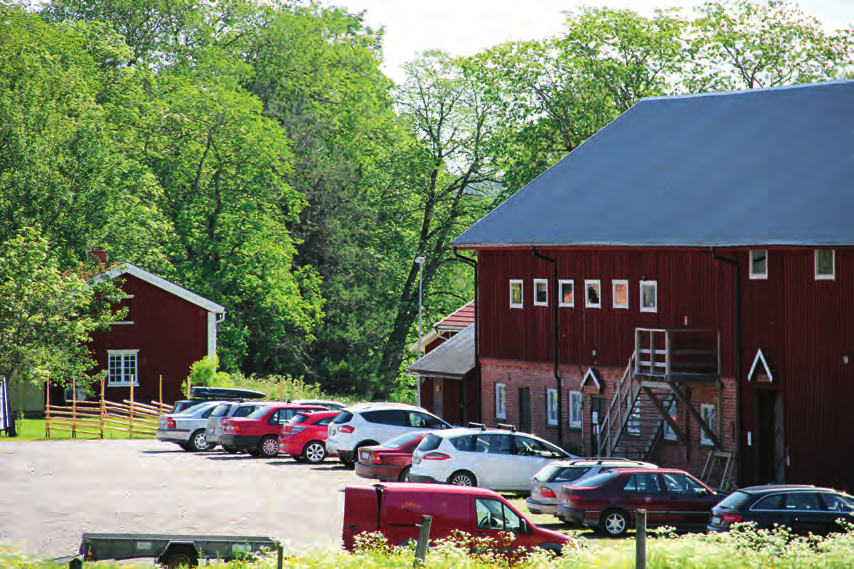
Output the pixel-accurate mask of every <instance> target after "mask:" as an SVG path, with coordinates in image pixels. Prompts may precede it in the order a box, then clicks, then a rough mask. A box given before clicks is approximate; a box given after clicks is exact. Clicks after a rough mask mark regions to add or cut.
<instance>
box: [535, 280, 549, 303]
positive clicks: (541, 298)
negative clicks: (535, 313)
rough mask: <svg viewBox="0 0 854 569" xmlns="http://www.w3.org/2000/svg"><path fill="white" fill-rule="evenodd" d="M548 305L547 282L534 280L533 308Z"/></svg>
mask: <svg viewBox="0 0 854 569" xmlns="http://www.w3.org/2000/svg"><path fill="white" fill-rule="evenodd" d="M548 305H549V281H548V280H547V279H534V306H548Z"/></svg>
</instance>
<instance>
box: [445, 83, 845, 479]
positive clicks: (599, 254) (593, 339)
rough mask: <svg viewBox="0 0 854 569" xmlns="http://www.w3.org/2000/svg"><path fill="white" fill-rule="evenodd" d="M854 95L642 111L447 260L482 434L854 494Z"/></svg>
mask: <svg viewBox="0 0 854 569" xmlns="http://www.w3.org/2000/svg"><path fill="white" fill-rule="evenodd" d="M852 108H854V82H852V81H840V82H831V83H822V84H814V85H802V86H793V87H783V88H774V89H767V90H752V91H742V92H732V93H713V94H705V95H694V96H680V97H661V98H652V99H645V100H643V101H641V102H639V103H638V104H636V105H635V106H633V107H632V108H631V109H629V110H628V111H627V112H625V113H624V114H623V115H621V116H620V117H619V118H617V119H616V120H615V121H613V122H612V123H611V124H609V125H608V126H607V127H605V128H604V129H602V130H601V131H600V132H599V133H597V134H596V135H595V136H593V137H591V138H590V139H589V140H588V141H587V142H585V143H584V144H583V145H581V146H580V147H579V148H578V149H576V150H575V151H573V152H572V153H571V154H569V155H567V156H566V157H564V158H563V159H562V160H560V161H559V162H558V163H557V164H555V165H554V166H553V167H551V168H550V169H549V170H547V171H546V172H544V173H543V174H542V175H540V176H539V177H538V178H537V179H535V180H534V181H533V182H531V183H530V184H528V185H527V186H526V187H524V188H523V189H522V190H520V191H519V192H518V193H517V194H516V195H514V196H513V197H511V198H510V199H508V200H507V201H506V202H505V203H504V204H502V205H501V206H499V207H498V208H496V209H495V210H494V211H492V212H491V213H490V214H488V215H487V216H486V217H484V218H483V219H481V220H480V221H479V222H478V223H477V224H476V225H474V226H472V227H471V228H469V229H468V230H467V231H466V232H464V233H463V234H462V235H461V236H460V237H458V238H457V239H456V240H455V241H454V242H453V243H452V245H453V246H454V247H455V248H457V249H470V250H476V251H477V258H478V272H479V285H478V291H477V295H478V296H477V303H478V326H479V331H478V334H479V347H478V348H479V349H478V351H479V359H480V361H479V364H480V367H481V381H482V399H483V419H484V420H485V421H487V422H510V423H514V424H516V425H518V426H519V427H520V428H522V429H525V430H530V431H532V432H534V433H537V434H539V435H541V436H544V437H546V438H549V439H551V440H553V441H558V442H561V443H562V444H564V445H566V446H568V447H570V448H571V449H573V450H575V451H577V452H580V453H583V454H585V455H597V454H600V455H620V456H632V457H643V458H647V459H649V460H652V461H655V462H657V463H659V464H661V465H667V466H677V467H685V468H687V469H689V470H691V471H694V472H695V473H699V472H700V471H701V470H702V469H703V466H704V464H705V462H706V460H707V457H708V455H709V453H710V452H711V451H720V452H722V453H730V454H731V456H732V457H733V462H732V465H733V467H734V470H733V474H734V476H733V478H734V480H733V482H735V483H738V484H740V485H745V484H751V483H766V482H791V483H815V484H822V485H828V486H835V487H838V488H843V489H847V490H849V491H850V490H854V455H852V454H851V453H848V452H847V450H848V449H849V448H851V446H852V443H854V431H852V429H850V428H848V427H847V426H846V424H845V422H844V421H845V419H844V418H845V416H846V415H847V412H848V407H849V405H850V402H851V401H852V399H854V362H852V361H851V356H852V354H851V352H852V347H854V222H852V215H851V212H852V211H854V188H852V180H854V113H852V112H851V109H852Z"/></svg>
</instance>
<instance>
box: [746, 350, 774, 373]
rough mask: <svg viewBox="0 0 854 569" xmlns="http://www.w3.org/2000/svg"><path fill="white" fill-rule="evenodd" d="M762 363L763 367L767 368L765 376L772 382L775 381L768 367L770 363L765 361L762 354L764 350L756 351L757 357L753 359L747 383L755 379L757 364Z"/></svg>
mask: <svg viewBox="0 0 854 569" xmlns="http://www.w3.org/2000/svg"><path fill="white" fill-rule="evenodd" d="M760 361H761V362H762V367H764V368H765V374H766V375H767V376H768V379H769V380H770V381H774V375H773V374H772V373H771V368H770V367H769V366H768V361H767V360H766V359H765V354H763V353H762V348H759V349H758V350H756V357H755V358H753V365H752V366H750V371H749V372H748V373H747V381H750V380H751V379H753V372H754V371H755V370H756V364H757V363H759V362H760Z"/></svg>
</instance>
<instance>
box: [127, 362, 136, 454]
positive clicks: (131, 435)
mask: <svg viewBox="0 0 854 569" xmlns="http://www.w3.org/2000/svg"><path fill="white" fill-rule="evenodd" d="M134 381H136V378H135V377H134V376H130V416H129V420H128V438H129V439H132V438H133V383H134Z"/></svg>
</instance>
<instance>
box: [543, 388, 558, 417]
mask: <svg viewBox="0 0 854 569" xmlns="http://www.w3.org/2000/svg"><path fill="white" fill-rule="evenodd" d="M546 418H547V420H548V423H549V425H552V426H554V425H557V389H546Z"/></svg>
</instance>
